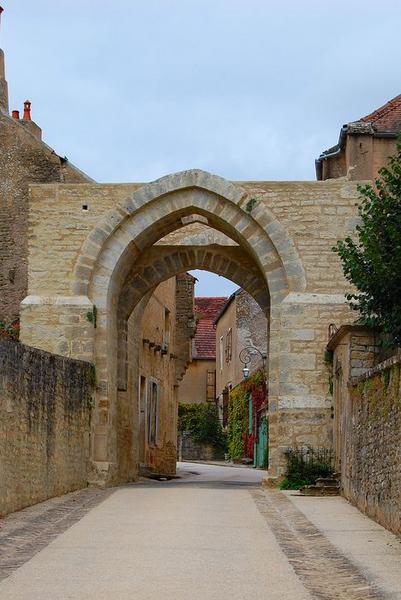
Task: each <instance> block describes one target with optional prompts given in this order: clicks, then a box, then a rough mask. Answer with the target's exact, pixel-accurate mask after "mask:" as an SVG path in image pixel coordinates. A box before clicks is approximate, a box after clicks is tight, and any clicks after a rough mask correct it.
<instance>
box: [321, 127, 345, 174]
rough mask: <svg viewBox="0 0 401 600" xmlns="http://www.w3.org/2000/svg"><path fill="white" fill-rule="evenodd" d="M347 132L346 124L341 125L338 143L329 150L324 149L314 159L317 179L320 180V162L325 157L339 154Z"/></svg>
mask: <svg viewBox="0 0 401 600" xmlns="http://www.w3.org/2000/svg"><path fill="white" fill-rule="evenodd" d="M347 133H348V125H343V126H342V127H341V129H340V137H339V138H338V143H337V144H336V145H335V146H334V147H333V148H332V149H331V150H326V151H325V152H322V153H321V155H320V156H319V158H317V159H316V160H315V169H316V179H317V180H318V181H321V180H322V170H323V169H322V162H323V161H324V160H326V159H327V158H332V157H333V156H338V155H339V154H341V152H342V150H343V149H344V146H345V140H346V137H347Z"/></svg>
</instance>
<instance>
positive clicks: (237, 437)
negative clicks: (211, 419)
mask: <svg viewBox="0 0 401 600" xmlns="http://www.w3.org/2000/svg"><path fill="white" fill-rule="evenodd" d="M250 401H251V403H250ZM266 408H267V388H266V379H265V375H264V373H263V371H256V372H255V373H253V374H252V375H251V377H250V378H249V379H246V380H244V381H242V382H241V383H240V384H239V385H237V386H236V387H235V388H234V389H233V390H231V392H230V399H229V405H228V427H227V434H228V452H229V455H230V457H231V458H232V459H233V460H240V459H241V458H248V459H252V460H253V459H254V447H255V443H257V442H258V430H259V425H260V420H261V419H262V418H265V409H266Z"/></svg>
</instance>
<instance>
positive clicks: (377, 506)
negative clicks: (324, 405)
mask: <svg viewBox="0 0 401 600" xmlns="http://www.w3.org/2000/svg"><path fill="white" fill-rule="evenodd" d="M328 349H329V350H330V351H332V352H333V402H334V415H333V416H334V428H333V429H334V445H335V452H336V468H337V469H338V470H340V471H341V486H342V491H343V494H344V495H345V497H346V498H347V499H348V500H350V501H351V502H352V503H353V504H355V505H356V506H357V507H358V508H359V509H360V510H361V511H362V512H364V513H365V514H367V515H368V516H369V517H371V518H373V519H375V520H376V521H378V522H379V523H380V524H381V525H384V526H385V527H387V528H388V529H390V530H392V531H394V532H395V533H398V534H399V533H401V388H400V362H401V358H400V357H393V358H392V359H389V360H387V361H384V362H382V363H379V364H377V365H376V364H375V363H376V362H377V358H378V356H379V355H380V353H379V348H378V345H377V334H376V333H375V332H374V331H372V330H369V329H367V328H366V327H362V326H355V325H353V326H350V325H348V326H342V327H341V328H340V329H339V330H338V331H337V333H336V334H335V335H334V336H333V337H332V338H331V340H330V342H329V344H328Z"/></svg>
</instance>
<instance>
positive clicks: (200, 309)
mask: <svg viewBox="0 0 401 600" xmlns="http://www.w3.org/2000/svg"><path fill="white" fill-rule="evenodd" d="M226 300H227V298H225V297H224V298H223V297H218V298H205V297H198V298H195V314H196V316H197V325H196V332H195V338H194V356H193V358H194V359H197V358H209V359H210V360H214V359H215V358H216V330H215V328H214V319H215V318H216V316H217V315H218V313H219V312H220V310H221V309H222V307H223V306H224V304H225V302H226Z"/></svg>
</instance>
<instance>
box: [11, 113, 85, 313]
mask: <svg viewBox="0 0 401 600" xmlns="http://www.w3.org/2000/svg"><path fill="white" fill-rule="evenodd" d="M84 181H86V182H87V181H90V179H89V178H88V177H87V176H85V175H84V174H83V173H81V172H80V171H79V170H78V169H75V168H74V167H73V166H72V165H71V164H70V163H68V161H66V160H65V159H61V158H60V157H59V156H58V155H57V154H56V153H55V152H54V151H53V150H52V149H51V148H49V147H48V146H47V145H46V144H44V143H43V142H42V141H41V140H39V139H37V138H36V137H35V136H34V135H32V134H31V133H30V132H29V130H28V129H27V128H26V127H25V126H24V125H23V124H22V123H21V122H18V121H15V120H14V119H11V118H10V117H9V116H8V115H6V114H4V113H2V112H1V111H0V319H13V318H15V317H17V316H18V314H19V304H20V302H21V300H23V298H24V297H25V296H26V294H27V284H28V282H27V262H28V198H29V192H28V188H29V185H30V184H31V183H48V182H71V183H72V182H74V183H80V182H84Z"/></svg>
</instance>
